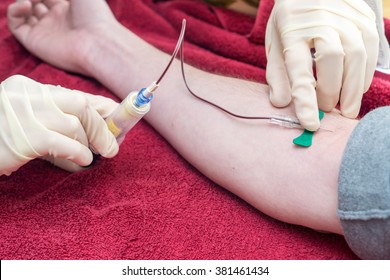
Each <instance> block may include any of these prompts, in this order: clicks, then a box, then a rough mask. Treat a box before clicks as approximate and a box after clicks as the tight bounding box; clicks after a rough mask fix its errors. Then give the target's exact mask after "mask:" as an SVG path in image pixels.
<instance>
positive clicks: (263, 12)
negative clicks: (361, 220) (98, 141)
mask: <svg viewBox="0 0 390 280" xmlns="http://www.w3.org/2000/svg"><path fill="white" fill-rule="evenodd" d="M11 2H12V0H7V1H2V2H1V4H0V53H1V57H0V79H1V80H4V79H5V78H7V77H9V76H11V75H13V74H16V73H19V74H24V75H26V76H28V77H31V78H33V79H35V80H37V81H40V82H43V83H51V84H61V85H62V86H64V87H68V88H73V89H79V90H83V91H87V92H92V93H95V94H101V95H105V96H109V97H112V98H115V97H114V95H113V94H112V93H111V92H109V91H108V90H107V89H105V88H104V87H103V86H101V85H100V84H99V83H98V82H96V81H94V80H92V79H86V78H85V77H81V76H78V75H72V74H69V73H66V72H64V71H61V70H58V69H55V68H53V67H52V66H49V65H47V64H45V63H43V62H42V61H40V60H38V59H37V58H35V57H33V56H32V55H30V54H29V53H28V52H27V51H26V50H24V48H23V47H21V46H20V45H19V44H18V43H17V42H16V40H15V39H14V38H13V37H12V35H11V34H10V33H9V31H8V29H7V27H6V19H5V15H6V7H7V5H8V4H9V3H11ZM108 3H109V5H110V6H111V8H112V9H113V12H114V14H115V15H116V16H117V17H118V19H119V20H120V22H122V23H123V24H124V25H125V26H127V27H128V28H130V29H131V30H132V31H134V32H135V33H137V34H138V35H140V36H141V37H143V38H144V39H145V40H147V41H149V42H150V43H152V44H154V45H156V46H157V47H159V48H161V49H162V50H164V51H167V52H169V53H170V52H172V49H173V47H174V44H175V42H176V39H177V37H178V33H179V30H180V26H181V20H182V18H186V19H187V33H186V44H185V57H186V61H187V62H188V63H191V64H193V65H195V66H197V67H199V68H202V69H206V70H209V71H213V72H219V73H223V74H226V75H233V76H239V77H243V78H247V79H252V80H257V81H261V82H264V81H265V79H264V74H265V72H264V68H265V61H266V58H265V53H264V31H265V24H266V19H267V18H268V15H269V11H270V10H271V7H272V3H273V1H267V0H262V3H261V7H260V9H259V14H258V17H257V19H255V18H252V17H250V16H245V15H241V14H238V13H235V12H232V11H229V10H225V9H223V8H217V7H210V6H208V5H206V4H204V3H203V2H200V1H189V0H172V1H152V0H144V1H141V0H131V1H120V0H109V1H108ZM255 23H256V24H255ZM205 31H207V32H205ZM145 59H147V58H145ZM388 83H389V82H388V79H387V77H386V76H384V77H382V76H381V77H377V78H375V79H374V82H373V85H372V87H371V89H370V91H369V92H368V93H367V94H366V95H365V99H364V101H363V109H362V112H367V111H368V110H371V109H372V108H375V107H378V106H380V105H384V104H389V100H388V99H389V90H388V88H389V86H388ZM145 151H148V152H147V153H145ZM0 234H1V238H0V258H1V259H356V258H357V257H356V256H355V255H354V254H353V253H352V252H351V250H350V249H349V248H348V246H347V244H346V242H345V241H344V239H343V237H341V236H338V235H335V234H322V233H319V232H315V231H313V230H310V229H307V228H303V227H299V226H295V225H289V224H286V223H282V222H279V221H276V220H274V219H272V218H270V217H268V216H266V215H264V214H262V213H260V212H259V211H257V210H256V209H254V208H253V207H251V206H250V205H248V204H247V203H245V202H244V201H242V200H241V199H239V198H238V197H236V196H235V195H233V194H231V193H229V192H227V191H226V190H224V189H223V188H222V187H220V186H218V185H216V184H214V183H213V182H211V181H210V180H208V179H207V178H205V177H204V176H203V175H202V174H200V173H199V172H197V171H196V170H195V169H194V168H193V167H191V166H190V165H189V164H188V163H187V162H186V161H185V160H183V158H181V156H180V155H178V154H177V153H176V151H175V150H174V149H173V148H172V147H171V146H170V145H169V144H168V143H167V142H166V141H165V140H164V139H163V138H162V137H161V136H160V135H159V134H158V133H156V131H154V130H153V128H151V127H150V126H149V125H148V124H146V123H145V122H143V121H141V122H140V123H139V124H138V125H137V126H136V127H135V128H134V129H133V130H132V131H131V133H130V134H129V135H128V136H127V137H126V139H125V141H124V143H123V144H122V145H121V150H120V153H119V155H118V156H117V157H115V158H113V159H101V160H99V161H97V162H96V164H95V166H94V167H93V168H91V169H89V170H87V171H84V172H81V173H76V174H70V173H67V172H65V171H62V170H60V169H58V168H56V167H54V166H52V165H50V164H49V163H48V162H45V161H42V160H34V161H32V162H30V163H29V164H27V165H25V166H24V167H22V168H21V169H20V170H19V171H17V172H15V173H14V174H12V175H11V176H9V177H5V176H2V177H0Z"/></svg>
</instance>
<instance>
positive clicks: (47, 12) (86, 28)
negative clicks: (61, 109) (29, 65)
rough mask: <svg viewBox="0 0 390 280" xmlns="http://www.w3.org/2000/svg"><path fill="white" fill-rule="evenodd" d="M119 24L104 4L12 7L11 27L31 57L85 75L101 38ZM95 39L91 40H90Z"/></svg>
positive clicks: (87, 0) (26, 1)
mask: <svg viewBox="0 0 390 280" xmlns="http://www.w3.org/2000/svg"><path fill="white" fill-rule="evenodd" d="M115 23H116V19H115V17H114V16H113V14H112V12H111V10H110V9H109V7H108V6H107V3H106V2H105V1H103V0H70V1H67V0H22V1H17V2H15V3H13V4H11V5H9V7H8V26H9V29H10V31H11V32H12V33H13V35H14V36H15V37H16V39H17V40H18V41H19V42H20V43H21V44H22V45H23V46H24V47H25V48H26V49H27V50H29V51H30V52H31V53H33V54H34V55H36V56H38V57H39V58H41V59H42V60H44V61H46V62H48V63H50V64H53V65H54V66H57V67H60V68H62V69H65V70H68V71H72V72H77V73H81V74H88V73H85V69H83V60H84V59H85V55H86V54H87V53H88V51H89V49H90V48H91V47H92V46H91V45H92V44H93V42H94V40H91V39H93V38H96V36H97V35H99V34H102V32H103V33H106V32H109V30H110V26H111V25H112V24H115ZM89 38H91V39H89Z"/></svg>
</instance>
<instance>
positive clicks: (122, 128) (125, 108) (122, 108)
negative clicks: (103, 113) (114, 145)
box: [106, 91, 150, 144]
mask: <svg viewBox="0 0 390 280" xmlns="http://www.w3.org/2000/svg"><path fill="white" fill-rule="evenodd" d="M137 94H138V92H137V91H133V92H131V93H130V94H129V95H128V96H127V97H126V98H125V99H124V100H123V101H122V102H121V104H119V106H118V108H116V109H115V111H114V112H112V113H111V115H109V116H108V117H107V118H106V123H107V126H108V129H109V130H110V131H111V132H112V133H113V134H114V136H115V137H116V139H117V141H118V144H120V143H122V141H123V139H124V138H125V136H126V133H127V132H128V131H129V130H130V129H132V128H133V127H134V125H135V124H136V123H137V122H138V121H139V120H140V119H142V117H143V116H144V115H145V114H146V113H147V112H149V110H150V103H147V104H144V105H142V106H140V107H138V106H136V105H135V99H136V98H137Z"/></svg>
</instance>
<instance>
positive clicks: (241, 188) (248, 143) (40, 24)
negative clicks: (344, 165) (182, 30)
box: [8, 0, 357, 234]
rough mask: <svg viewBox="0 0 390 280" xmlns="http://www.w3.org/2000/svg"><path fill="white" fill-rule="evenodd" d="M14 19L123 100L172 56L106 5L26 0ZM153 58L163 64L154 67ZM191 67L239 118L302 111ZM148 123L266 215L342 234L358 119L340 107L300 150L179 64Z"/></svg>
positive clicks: (12, 23)
mask: <svg viewBox="0 0 390 280" xmlns="http://www.w3.org/2000/svg"><path fill="white" fill-rule="evenodd" d="M8 22H9V27H10V30H11V32H12V33H13V34H14V35H15V37H16V38H17V39H18V40H19V42H20V43H21V44H22V45H24V46H25V47H26V48H27V49H28V50H29V51H30V52H32V53H33V54H34V55H36V56H38V57H40V58H41V59H43V60H44V61H46V62H47V63H50V64H52V65H55V66H57V67H59V68H61V69H65V70H68V71H72V72H76V73H81V74H83V75H87V76H90V77H93V78H95V79H96V80H98V81H100V82H101V83H102V84H103V85H105V86H106V87H108V88H109V89H110V90H112V92H114V93H115V94H116V95H117V96H119V97H121V98H124V97H125V96H126V95H127V94H128V92H129V91H130V90H135V89H139V88H141V87H144V86H146V85H149V84H150V82H151V81H152V80H151V77H158V76H159V75H160V73H161V69H162V67H164V66H165V65H166V63H167V61H168V59H169V55H168V54H165V53H163V52H161V51H159V50H157V49H156V48H154V47H153V46H151V45H149V44H148V43H146V42H145V41H143V40H141V39H140V38H139V37H137V36H136V35H135V34H133V33H132V32H131V31H130V30H128V29H126V28H125V27H124V26H122V25H121V24H120V23H119V22H118V21H117V20H116V19H115V17H114V16H113V14H112V12H111V11H110V9H109V7H108V6H107V4H106V2H105V1H102V0H71V1H65V0H47V1H37V0H34V1H29V0H26V1H18V2H15V3H13V4H11V5H10V6H9V10H8ZM108 30H109V32H108ZM80 37H83V38H84V40H82V42H81V40H77V38H80ZM145 58H153V59H150V63H144V59H145ZM129 61H131V63H128V62H129ZM117 69H121V71H117ZM139 69H142V70H143V71H139ZM185 69H186V75H187V77H188V80H189V84H190V87H191V88H192V90H193V91H195V92H196V93H197V94H199V95H200V96H202V97H205V98H206V99H208V100H210V101H213V102H216V103H218V104H219V105H221V106H223V107H225V108H228V109H229V110H232V111H234V112H236V113H238V114H245V115H269V114H279V115H295V113H294V110H293V108H291V107H286V108H283V109H276V108H274V107H273V106H272V105H271V104H270V102H269V98H268V88H267V86H266V85H262V84H258V83H254V82H250V81H245V80H240V79H234V78H229V77H223V76H218V75H213V74H210V73H207V72H204V71H201V70H199V69H196V68H193V67H191V66H189V65H185ZM129 77H133V79H132V82H131V84H129V82H128V81H129ZM219 92H224V95H223V96H221V95H220V94H218V93H219ZM238 100H239V101H240V102H237V101H238ZM145 119H146V120H147V122H148V123H149V124H150V125H152V126H153V127H154V128H155V129H156V130H157V131H158V132H159V133H160V134H161V135H162V136H163V137H164V138H165V139H167V141H169V143H170V144H171V145H172V146H173V147H174V148H175V149H176V150H177V151H178V152H179V153H180V154H181V155H182V156H183V157H184V158H185V159H186V160H188V161H189V162H190V163H191V164H192V165H193V166H194V167H195V168H197V169H198V170H200V171H201V172H202V173H203V174H205V175H206V176H207V177H208V178H210V179H211V180H213V181H214V182H216V183H217V184H219V185H221V186H223V187H225V188H226V189H228V190H229V191H231V192H233V193H235V194H236V195H238V196H239V197H241V198H242V199H244V200H245V201H247V202H248V203H250V204H252V205H253V206H254V207H256V208H257V209H259V210H260V211H262V212H264V213H266V214H268V215H270V216H272V217H274V218H276V219H279V220H282V221H285V222H288V223H292V224H298V225H303V226H306V227H310V228H313V229H316V230H322V231H328V232H334V233H339V234H342V229H341V226H340V221H339V219H338V217H337V215H336V209H337V179H338V173H339V168H340V162H341V158H342V154H343V150H344V148H345V145H346V142H347V140H348V137H349V135H350V133H351V132H352V130H353V128H354V127H355V126H356V124H357V121H356V120H351V119H347V118H344V117H342V116H341V115H340V113H339V112H338V111H336V110H334V111H332V112H331V113H327V114H326V115H325V117H324V119H323V120H322V122H321V124H322V127H323V128H326V129H330V130H332V132H329V131H327V130H325V129H320V130H319V131H318V132H317V133H316V134H315V139H314V144H313V146H312V147H310V148H309V149H304V148H299V147H296V146H294V145H293V144H292V139H293V138H295V137H297V136H298V135H300V133H301V131H300V130H296V129H285V128H281V127H279V126H274V125H270V124H268V123H267V122H266V121H253V120H252V121H251V120H241V119H236V118H232V117H230V116H228V115H226V114H225V113H223V112H221V111H219V110H217V109H215V108H213V107H211V106H209V105H207V104H205V103H204V102H202V101H199V100H197V99H195V98H193V97H192V96H191V95H189V94H188V92H187V89H186V88H185V86H184V83H183V81H182V78H181V72H180V68H179V65H178V64H174V65H173V67H172V68H171V69H170V71H168V73H167V75H166V76H165V78H164V80H163V81H162V83H161V84H160V87H159V89H158V94H155V98H154V99H153V103H152V109H151V111H150V112H149V113H148V114H147V115H146V117H145ZM210 120H212V121H210ZM194 135H196V137H194Z"/></svg>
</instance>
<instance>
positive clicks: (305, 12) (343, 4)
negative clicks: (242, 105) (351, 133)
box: [266, 0, 379, 131]
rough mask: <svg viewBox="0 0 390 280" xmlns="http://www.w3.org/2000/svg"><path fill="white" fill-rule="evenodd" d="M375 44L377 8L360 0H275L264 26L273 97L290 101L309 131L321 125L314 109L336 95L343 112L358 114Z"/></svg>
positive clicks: (279, 103) (330, 103) (327, 107)
mask: <svg viewBox="0 0 390 280" xmlns="http://www.w3.org/2000/svg"><path fill="white" fill-rule="evenodd" d="M378 49H379V37H378V32H377V28H376V23H375V14H374V12H373V11H372V10H371V8H370V7H369V6H368V5H367V4H366V3H365V2H364V1H363V0H276V1H275V5H274V8H273V10H272V13H271V16H270V18H269V21H268V24H267V31H266V51H267V59H268V62H267V71H266V77H267V82H268V84H269V86H270V100H271V103H272V104H273V105H274V106H276V107H284V106H287V105H288V104H290V102H291V101H292V102H293V104H294V106H295V111H296V114H297V117H298V119H299V120H300V122H301V124H302V125H303V127H304V128H306V129H308V130H311V131H315V130H317V129H318V128H319V126H320V121H319V118H318V109H321V110H323V111H325V112H328V111H331V110H332V109H333V108H334V107H335V106H336V105H337V103H338V102H339V101H340V110H341V113H342V115H344V116H346V117H349V118H355V117H357V115H358V113H359V110H360V105H361V100H362V96H363V93H364V92H366V91H367V90H368V88H369V86H370V84H371V81H372V78H373V75H374V71H375V67H376V63H377V59H378ZM312 50H314V65H315V69H316V76H317V79H315V77H314V75H313V58H312Z"/></svg>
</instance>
